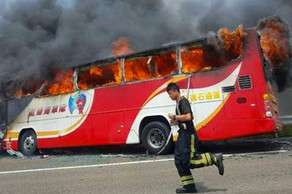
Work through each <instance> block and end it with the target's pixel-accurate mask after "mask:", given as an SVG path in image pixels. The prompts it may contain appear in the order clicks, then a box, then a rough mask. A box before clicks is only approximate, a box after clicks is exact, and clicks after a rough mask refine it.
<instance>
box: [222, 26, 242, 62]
mask: <svg viewBox="0 0 292 194" xmlns="http://www.w3.org/2000/svg"><path fill="white" fill-rule="evenodd" d="M217 34H218V37H219V39H220V40H221V41H222V43H223V48H224V50H225V54H226V56H225V57H228V59H227V60H230V59H234V58H237V57H238V56H240V54H241V52H242V45H243V44H242V42H243V36H244V30H243V26H242V25H240V26H239V27H238V28H236V29H235V30H234V31H233V32H231V31H229V30H228V29H227V28H221V29H219V30H218V32H217Z"/></svg>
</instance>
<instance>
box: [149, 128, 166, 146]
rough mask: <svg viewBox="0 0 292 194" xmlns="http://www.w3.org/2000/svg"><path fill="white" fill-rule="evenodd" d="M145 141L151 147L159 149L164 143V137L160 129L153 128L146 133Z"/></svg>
mask: <svg viewBox="0 0 292 194" xmlns="http://www.w3.org/2000/svg"><path fill="white" fill-rule="evenodd" d="M147 141H148V144H149V145H150V146H151V147H153V148H155V149H159V148H162V147H163V145H164V144H165V142H166V138H165V135H164V133H163V132H162V131H161V129H158V128H153V129H151V130H150V131H149V133H148V136H147Z"/></svg>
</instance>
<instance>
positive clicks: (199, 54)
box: [181, 47, 211, 73]
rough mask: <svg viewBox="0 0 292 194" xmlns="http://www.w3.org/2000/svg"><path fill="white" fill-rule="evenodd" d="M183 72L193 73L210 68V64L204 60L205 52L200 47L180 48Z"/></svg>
mask: <svg viewBox="0 0 292 194" xmlns="http://www.w3.org/2000/svg"><path fill="white" fill-rule="evenodd" d="M181 61H182V72H183V73H195V72H198V71H203V70H210V69H211V65H210V64H208V63H207V62H206V60H205V53H204V50H203V48H201V47H183V48H182V49H181Z"/></svg>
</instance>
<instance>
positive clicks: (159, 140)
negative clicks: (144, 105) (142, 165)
mask: <svg viewBox="0 0 292 194" xmlns="http://www.w3.org/2000/svg"><path fill="white" fill-rule="evenodd" d="M169 134H170V128H169V127H168V126H167V125H166V124H164V123H163V122H159V121H153V122H150V123H148V124H147V125H146V126H145V127H144V129H143V131H142V136H141V141H142V145H143V147H144V148H146V149H147V150H148V151H149V153H150V154H157V153H159V152H160V150H161V149H163V150H162V151H161V153H160V154H167V153H170V152H171V151H172V149H173V141H172V139H171V140H170V141H169V142H168V145H165V144H166V143H167V139H168V136H169Z"/></svg>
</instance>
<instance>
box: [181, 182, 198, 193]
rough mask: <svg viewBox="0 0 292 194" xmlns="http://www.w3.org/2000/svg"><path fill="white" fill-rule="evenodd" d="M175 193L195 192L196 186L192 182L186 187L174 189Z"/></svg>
mask: <svg viewBox="0 0 292 194" xmlns="http://www.w3.org/2000/svg"><path fill="white" fill-rule="evenodd" d="M176 193H197V189H196V186H195V185H194V184H193V185H190V186H188V187H182V188H178V189H176Z"/></svg>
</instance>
